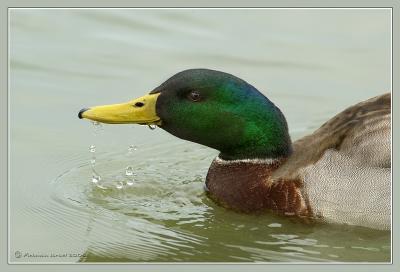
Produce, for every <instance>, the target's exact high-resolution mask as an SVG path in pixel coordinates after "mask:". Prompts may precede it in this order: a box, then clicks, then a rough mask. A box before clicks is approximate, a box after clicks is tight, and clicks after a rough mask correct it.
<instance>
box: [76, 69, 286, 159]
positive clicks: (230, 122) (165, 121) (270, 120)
mask: <svg viewBox="0 0 400 272" xmlns="http://www.w3.org/2000/svg"><path fill="white" fill-rule="evenodd" d="M78 116H79V118H86V119H91V120H95V121H99V122H103V123H112V124H121V123H124V124H126V123H136V124H142V125H143V124H147V125H148V124H155V125H158V126H159V127H161V128H162V129H164V130H166V131H168V132H169V133H171V134H173V135H175V136H177V137H179V138H182V139H185V140H188V141H192V142H196V143H199V144H202V145H206V146H209V147H212V148H215V149H217V150H219V151H220V152H221V154H220V157H221V158H222V159H226V160H234V159H253V158H278V157H287V156H288V155H289V154H290V153H291V141H290V137H289V133H288V128H287V123H286V120H285V117H284V116H283V114H282V113H281V111H280V110H279V109H278V108H277V107H276V106H275V105H274V104H273V103H272V102H271V101H269V100H268V98H266V97H265V96H264V95H263V94H261V93H260V92H259V91H258V90H257V89H256V88H254V87H253V86H251V85H250V84H248V83H247V82H245V81H244V80H241V79H240V78H237V77H235V76H233V75H230V74H227V73H223V72H219V71H214V70H208V69H191V70H186V71H183V72H180V73H178V74H176V75H174V76H172V77H171V78H170V79H168V80H167V81H165V82H164V83H163V84H161V85H160V86H159V87H157V88H155V89H154V90H153V91H152V92H151V93H150V94H148V95H145V96H142V97H139V98H137V99H134V100H131V101H128V102H126V103H121V104H114V105H104V106H96V107H91V108H84V109H82V110H81V111H80V112H79V114H78Z"/></svg>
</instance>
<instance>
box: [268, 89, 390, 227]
mask: <svg viewBox="0 0 400 272" xmlns="http://www.w3.org/2000/svg"><path fill="white" fill-rule="evenodd" d="M390 106H391V98H390V94H384V95H381V96H377V97H374V98H371V99H369V100H366V101H364V102H361V103H358V104H356V105H354V106H352V107H350V108H348V109H346V110H345V111H343V112H341V113H339V114H338V115H336V116H335V117H333V118H332V119H330V120H329V121H328V122H326V123H325V124H324V125H323V126H322V127H321V128H319V129H318V130H316V131H315V132H314V133H313V134H311V135H309V136H306V137H304V138H302V139H300V140H298V141H296V142H295V143H294V152H293V154H292V156H291V157H290V158H289V159H288V160H287V161H286V163H285V164H284V165H282V167H280V168H279V170H277V171H276V172H275V173H274V175H273V177H274V178H277V179H278V178H283V179H300V180H302V181H303V186H304V187H303V193H304V194H305V196H306V198H308V201H309V205H310V207H311V208H312V210H313V212H314V214H315V215H316V216H320V217H322V218H323V219H324V220H326V221H328V222H336V223H348V224H352V225H359V226H365V227H372V228H378V229H390V212H391V137H390V135H391V117H390V116H391V107H390Z"/></svg>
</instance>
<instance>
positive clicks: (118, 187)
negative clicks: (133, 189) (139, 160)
mask: <svg viewBox="0 0 400 272" xmlns="http://www.w3.org/2000/svg"><path fill="white" fill-rule="evenodd" d="M115 187H117V189H122V188H123V187H124V184H123V183H122V181H118V183H117V184H116V185H115Z"/></svg>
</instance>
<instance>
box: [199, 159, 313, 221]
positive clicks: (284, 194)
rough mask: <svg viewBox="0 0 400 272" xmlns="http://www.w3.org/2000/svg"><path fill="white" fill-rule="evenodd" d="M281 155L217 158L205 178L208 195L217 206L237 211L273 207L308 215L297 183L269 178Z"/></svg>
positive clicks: (277, 165) (285, 212)
mask: <svg viewBox="0 0 400 272" xmlns="http://www.w3.org/2000/svg"><path fill="white" fill-rule="evenodd" d="M285 160H286V159H285V158H275V159H243V160H228V161H227V160H224V159H222V158H220V157H217V158H216V159H215V160H214V161H213V162H212V164H211V166H210V169H209V170H208V174H207V178H206V188H207V190H208V194H209V196H210V197H211V198H212V199H213V200H214V201H216V202H217V203H219V204H220V205H222V206H224V207H226V208H230V209H233V210H237V211H241V212H247V213H249V212H257V211H262V210H268V209H270V210H273V211H275V212H278V213H280V214H286V215H297V216H302V217H303V216H308V215H309V214H310V213H311V212H310V210H309V207H308V205H307V203H306V202H307V201H306V200H305V198H304V196H303V194H302V192H301V182H299V181H296V180H279V181H273V180H272V179H270V176H271V174H272V173H273V172H274V171H275V170H276V169H277V168H279V167H280V166H281V165H282V163H283V162H284V161H285Z"/></svg>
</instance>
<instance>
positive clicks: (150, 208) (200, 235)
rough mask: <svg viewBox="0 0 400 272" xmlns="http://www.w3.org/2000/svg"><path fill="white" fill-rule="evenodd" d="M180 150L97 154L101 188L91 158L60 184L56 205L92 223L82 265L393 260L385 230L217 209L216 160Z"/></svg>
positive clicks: (182, 147) (180, 147) (57, 183)
mask: <svg viewBox="0 0 400 272" xmlns="http://www.w3.org/2000/svg"><path fill="white" fill-rule="evenodd" d="M173 147H174V148H175V151H176V152H175V153H176V154H183V153H184V154H185V156H183V157H174V158H171V159H170V160H167V159H165V158H166V156H167V155H166V154H161V155H159V154H160V153H162V152H167V151H163V150H160V152H158V155H159V156H157V157H154V156H152V154H153V151H154V149H157V147H149V148H139V149H137V150H135V151H134V152H133V151H132V152H133V154H134V155H132V154H131V153H129V150H128V153H127V152H126V150H121V151H115V152H109V153H107V152H105V153H102V154H96V164H95V168H94V169H95V171H96V172H97V173H98V175H99V176H101V180H99V181H98V182H97V183H93V182H91V179H92V174H93V165H92V164H91V163H90V154H89V155H88V157H89V158H88V159H89V160H87V161H86V162H81V164H80V165H78V166H77V167H74V168H71V169H70V170H69V171H67V172H65V173H64V174H62V175H60V176H59V177H58V178H57V179H56V181H55V183H54V185H55V194H54V197H53V198H54V201H55V202H57V205H65V206H67V207H68V209H69V210H70V211H71V212H72V211H73V210H77V211H79V214H80V218H82V217H84V215H85V214H86V216H87V217H88V218H89V220H88V221H89V223H88V226H87V229H88V234H87V238H86V239H87V240H88V244H89V245H90V246H88V249H87V253H88V256H89V257H87V258H86V259H85V260H83V261H99V260H101V261H173V260H175V261H306V262H307V261H329V260H334V261H347V260H350V261H352V260H358V259H360V258H362V259H368V260H388V258H389V256H390V255H389V254H388V252H390V247H387V248H383V247H382V245H383V246H385V245H388V240H387V239H388V238H387V237H388V236H387V235H386V234H382V232H374V231H363V230H362V229H360V228H357V227H342V226H329V225H328V226H326V225H321V226H307V225H303V224H299V223H298V222H293V221H291V220H290V219H287V218H282V217H277V216H274V215H272V214H267V215H265V216H249V215H243V214H237V213H234V212H232V211H228V210H226V209H224V208H221V207H218V206H216V205H215V204H214V203H213V202H212V201H210V200H209V199H208V198H207V197H206V196H205V194H204V191H203V183H204V176H205V173H206V172H207V168H208V166H209V163H210V161H211V159H212V155H210V154H207V152H205V149H197V150H196V149H190V148H187V145H186V144H182V145H175V146H173ZM196 157H197V159H196ZM188 158H190V159H188ZM129 183H131V184H130V185H129ZM81 222H82V220H80V221H79V223H81ZM69 224H77V223H76V222H75V223H74V222H72V223H71V222H70V223H69ZM71 227H72V226H71ZM378 245H379V246H378ZM360 256H362V257H360Z"/></svg>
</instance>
